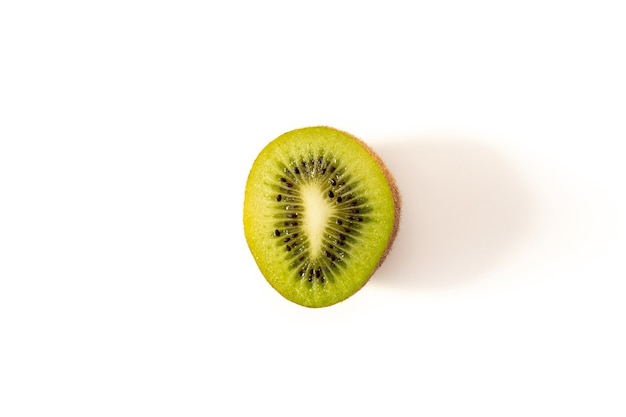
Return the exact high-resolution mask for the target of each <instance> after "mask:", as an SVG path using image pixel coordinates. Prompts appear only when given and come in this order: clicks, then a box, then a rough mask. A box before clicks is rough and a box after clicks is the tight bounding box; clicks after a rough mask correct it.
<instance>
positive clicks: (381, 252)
mask: <svg viewBox="0 0 626 417" xmlns="http://www.w3.org/2000/svg"><path fill="white" fill-rule="evenodd" d="M308 129H311V130H312V131H315V130H318V131H322V132H323V131H325V130H328V131H334V132H335V134H341V135H342V136H343V137H344V138H346V139H347V138H349V139H351V140H352V145H351V146H352V147H353V149H355V150H356V149H357V148H359V147H360V148H361V153H362V154H367V155H368V156H369V157H370V158H369V160H370V162H369V164H371V166H377V167H378V169H379V171H378V174H376V176H377V178H378V180H376V181H377V183H378V184H379V185H377V187H384V185H383V184H385V185H386V186H387V187H388V188H387V190H386V193H388V194H387V197H386V199H387V200H386V201H387V203H386V209H385V210H386V213H387V214H386V215H387V216H389V214H392V215H393V219H392V221H391V222H389V217H387V219H388V220H387V226H386V232H385V235H386V237H387V239H386V240H387V242H386V244H385V246H384V247H381V246H380V245H379V246H378V250H377V254H376V255H375V256H376V257H377V258H378V259H377V260H376V262H375V264H374V262H372V261H374V259H371V258H370V260H369V267H367V269H369V275H366V274H362V275H361V276H360V278H357V280H358V281H360V283H359V284H357V286H352V288H351V289H350V290H348V291H349V292H348V293H346V292H344V295H340V293H338V294H337V296H330V297H326V299H325V300H324V297H325V296H322V298H320V297H318V296H316V298H315V300H317V301H313V300H314V299H308V298H307V296H305V297H304V298H302V297H300V294H302V292H300V290H298V289H297V287H293V288H294V291H291V290H288V291H286V292H283V291H284V290H285V288H288V287H290V286H287V287H285V286H284V285H278V284H277V282H276V281H275V280H273V279H270V275H267V274H268V273H270V274H272V273H271V272H270V271H272V266H271V263H270V264H269V265H268V263H267V261H262V262H260V260H261V259H263V257H259V256H258V252H256V248H258V247H259V246H258V240H257V239H256V238H254V240H250V239H251V236H260V235H259V234H252V235H250V234H249V231H250V227H252V226H251V225H252V224H253V223H249V222H248V221H247V219H249V218H251V217H247V215H246V207H248V210H249V208H250V207H254V205H252V206H251V205H247V204H246V203H247V201H259V200H258V199H254V198H251V199H250V200H248V192H249V184H253V183H251V182H250V179H251V178H252V172H253V171H252V170H251V172H250V174H249V176H248V181H247V183H246V198H245V199H244V200H245V201H244V229H245V233H246V240H247V241H248V246H249V248H250V249H251V251H252V254H253V256H254V258H255V260H256V261H257V264H258V266H259V268H260V269H261V271H262V272H263V275H265V278H266V279H267V280H268V282H269V283H270V285H272V286H273V287H274V289H275V290H277V291H278V292H279V293H280V294H281V295H283V296H284V297H285V298H286V299H288V300H289V301H292V302H294V303H296V304H299V305H302V306H305V307H309V308H320V307H327V306H331V305H333V304H336V303H338V302H341V301H345V300H346V299H347V298H350V297H351V296H352V295H354V294H355V293H356V292H358V291H359V290H360V289H361V288H362V287H363V286H364V285H365V284H366V283H367V282H368V281H369V280H370V279H371V277H372V275H373V274H374V273H375V271H376V270H378V268H379V267H380V266H381V265H382V264H383V262H384V260H385V259H386V257H387V256H388V254H389V252H390V250H391V248H392V245H393V243H394V241H395V238H396V236H397V233H398V230H399V224H400V214H401V196H400V192H399V190H398V187H397V184H396V182H395V179H394V177H393V175H392V174H391V172H390V170H389V169H388V167H387V166H386V165H385V163H384V162H383V160H382V158H381V157H380V156H379V155H378V154H377V153H376V152H375V151H374V150H373V149H372V148H371V147H370V146H369V145H367V144H366V143H365V142H364V141H362V140H361V139H359V138H357V137H355V136H354V135H352V134H350V133H347V132H345V131H342V130H339V129H336V128H333V127H329V126H323V125H322V126H310V127H305V128H299V129H295V130H293V131H290V132H287V133H285V134H283V135H281V136H280V137H279V138H277V139H276V140H279V139H280V138H282V137H283V136H284V135H288V134H292V133H295V132H296V131H306V130H308ZM272 144H273V142H272ZM269 146H270V145H268V146H267V148H269ZM262 152H265V148H264V150H263V151H262ZM260 155H261V154H259V156H258V157H257V159H256V160H255V165H256V164H257V161H260V160H261V159H260ZM360 158H365V156H364V155H362V156H361V157H360ZM254 168H255V166H254V165H253V169H254ZM264 169H265V168H264ZM255 172H256V173H259V172H265V171H259V170H258V168H257V169H256V171H255ZM331 172H332V171H331ZM298 174H299V173H298ZM255 175H258V174H255ZM257 178H258V177H257ZM283 181H284V179H283ZM376 181H375V182H376ZM254 184H261V183H254ZM333 185H334V184H333ZM258 189H259V188H258V186H254V187H253V188H252V189H251V190H258ZM374 189H380V190H382V188H374ZM251 192H254V191H251ZM278 197H279V198H280V195H279V196H278ZM330 197H332V195H330ZM278 201H280V199H279V200H278ZM255 217H256V216H253V217H252V218H255ZM254 224H258V222H255V223H254ZM339 224H341V223H339ZM387 233H388V234H387ZM276 236H279V235H276ZM342 240H343V238H342ZM253 241H254V244H253ZM379 242H380V241H379ZM381 243H382V242H381ZM294 247H295V246H294ZM330 247H331V248H332V246H330ZM289 250H290V248H289V246H287V251H289ZM327 256H328V255H327ZM342 256H343V255H342ZM265 259H268V258H265ZM363 259H366V258H363ZM333 261H334V259H333ZM333 266H334V265H333ZM273 276H274V277H276V275H273ZM301 276H302V275H301ZM318 277H319V275H318ZM322 279H323V277H322ZM279 280H280V278H279ZM309 282H311V281H310V279H309ZM322 282H323V281H322ZM355 283H356V282H355ZM343 288H346V287H343ZM317 294H322V293H319V292H318V293H317ZM327 294H329V293H327Z"/></svg>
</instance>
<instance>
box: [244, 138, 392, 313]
mask: <svg viewBox="0 0 626 417" xmlns="http://www.w3.org/2000/svg"><path fill="white" fill-rule="evenodd" d="M399 213H400V199H399V195H398V191H397V189H396V186H395V183H394V182H393V179H392V177H391V175H390V173H389V171H388V170H387V168H386V167H385V166H384V165H383V163H382V161H381V160H380V158H379V157H378V156H377V155H376V154H375V153H374V152H373V151H372V150H371V149H370V148H369V147H367V146H366V145H365V144H364V143H363V142H361V141H360V140H358V139H356V138H354V137H353V136H351V135H349V134H347V133H344V132H341V131H339V130H336V129H333V128H329V127H309V128H303V129H298V130H294V131H291V132H288V133H285V134H283V135H281V136H279V137H278V138H276V139H275V140H274V141H272V142H271V143H270V144H269V145H267V146H266V147H265V148H264V149H263V150H262V151H261V153H260V154H259V156H258V157H257V159H256V160H255V161H254V164H253V166H252V169H251V171H250V174H249V176H248V181H247V184H246V190H245V199H244V213H243V215H244V232H245V236H246V241H247V243H248V246H249V248H250V251H251V252H252V255H253V257H254V259H255V261H256V263H257V265H258V267H259V269H260V270H261V272H262V274H263V275H264V276H265V278H266V280H267V281H268V282H269V283H270V285H271V286H272V287H274V288H275V289H276V290H277V291H278V292H279V293H280V294H282V295H283V296H284V297H285V298H287V299H288V300H291V301H293V302H295V303H297V304H301V305H304V306H307V307H324V306H329V305H332V304H335V303H338V302H340V301H343V300H345V299H346V298H348V297H350V296H351V295H352V294H354V293H355V292H356V291H358V290H359V289H360V288H361V287H362V286H363V285H364V284H365V283H366V282H367V280H368V279H369V277H370V276H371V275H372V273H373V272H374V271H375V270H376V268H377V267H378V266H379V265H380V264H381V263H382V261H383V259H384V258H385V256H386V255H387V253H388V251H389V248H390V246H391V243H392V241H393V239H394V237H395V234H396V232H397V229H398V223H399Z"/></svg>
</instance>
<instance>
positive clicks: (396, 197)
mask: <svg viewBox="0 0 626 417" xmlns="http://www.w3.org/2000/svg"><path fill="white" fill-rule="evenodd" d="M322 127H326V128H329V129H333V130H338V131H340V132H341V133H343V134H345V135H347V136H350V137H351V138H352V139H354V140H355V141H356V142H357V143H358V144H359V145H361V146H362V147H363V149H365V150H366V151H367V152H368V153H369V154H370V156H371V157H372V158H374V160H375V161H376V163H377V164H378V166H379V167H380V169H381V170H382V171H383V174H384V175H385V178H386V179H387V183H388V184H389V189H390V190H391V195H392V198H393V206H394V217H393V228H392V230H391V236H390V237H389V241H388V242H387V247H386V248H385V251H384V252H383V254H382V256H381V257H380V259H379V260H378V264H377V265H376V268H374V271H372V275H373V273H374V272H376V270H377V269H378V268H380V266H381V265H382V264H383V262H384V261H385V259H386V258H387V255H389V251H391V247H392V246H393V242H394V241H395V240H396V236H397V235H398V230H399V229H400V214H401V212H402V197H401V196H400V190H399V189H398V186H397V184H396V180H395V178H394V177H393V175H392V174H391V171H390V170H389V168H387V165H385V163H384V162H383V160H382V158H381V157H380V156H379V155H378V154H377V153H376V152H375V151H374V149H372V147H371V146H369V145H368V144H367V143H365V142H363V141H362V140H361V139H359V138H357V137H356V136H354V135H353V134H351V133H348V132H346V131H343V130H339V129H336V128H334V127H330V126H322ZM370 278H371V276H370ZM368 281H369V278H368V279H367V280H366V281H365V282H364V283H363V285H365V284H366V283H367V282H368Z"/></svg>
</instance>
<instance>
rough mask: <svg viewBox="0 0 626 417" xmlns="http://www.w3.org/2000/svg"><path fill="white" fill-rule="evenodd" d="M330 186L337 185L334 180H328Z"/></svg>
mask: <svg viewBox="0 0 626 417" xmlns="http://www.w3.org/2000/svg"><path fill="white" fill-rule="evenodd" d="M331 172H332V171H331ZM330 185H332V186H335V185H337V181H335V179H334V178H331V179H330Z"/></svg>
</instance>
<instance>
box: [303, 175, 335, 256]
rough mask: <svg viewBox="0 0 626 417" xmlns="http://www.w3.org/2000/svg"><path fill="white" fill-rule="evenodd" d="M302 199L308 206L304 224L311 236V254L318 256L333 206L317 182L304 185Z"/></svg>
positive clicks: (308, 234)
mask: <svg viewBox="0 0 626 417" xmlns="http://www.w3.org/2000/svg"><path fill="white" fill-rule="evenodd" d="M302 200H303V202H304V206H305V207H306V213H305V217H304V219H303V224H302V226H303V228H304V230H305V231H306V234H307V236H308V237H309V242H310V244H311V256H312V257H313V258H316V257H317V256H319V254H320V252H321V250H322V246H323V235H324V229H325V228H326V225H327V224H328V220H329V218H330V215H331V214H332V207H331V206H330V205H329V204H328V199H325V198H324V195H323V194H322V192H321V190H320V188H319V186H318V185H317V184H315V183H310V184H307V185H305V186H303V187H302Z"/></svg>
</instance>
